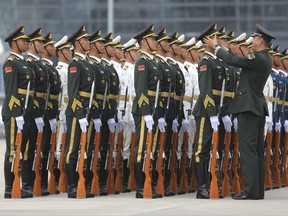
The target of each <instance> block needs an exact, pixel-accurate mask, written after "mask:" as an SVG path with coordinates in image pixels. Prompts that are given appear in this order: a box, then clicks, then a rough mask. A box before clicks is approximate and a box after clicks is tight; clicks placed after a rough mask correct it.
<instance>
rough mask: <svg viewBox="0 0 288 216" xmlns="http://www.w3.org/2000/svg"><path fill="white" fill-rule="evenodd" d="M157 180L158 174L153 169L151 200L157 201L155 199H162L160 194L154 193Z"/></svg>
mask: <svg viewBox="0 0 288 216" xmlns="http://www.w3.org/2000/svg"><path fill="white" fill-rule="evenodd" d="M157 179H158V172H157V171H156V170H155V169H153V170H152V198H153V199H157V198H162V197H163V196H162V195H161V194H158V193H157V192H156V186H157Z"/></svg>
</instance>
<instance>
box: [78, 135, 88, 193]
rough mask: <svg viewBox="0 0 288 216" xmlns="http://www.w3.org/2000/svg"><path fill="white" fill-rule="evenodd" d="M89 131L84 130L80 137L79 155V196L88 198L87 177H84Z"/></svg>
mask: <svg viewBox="0 0 288 216" xmlns="http://www.w3.org/2000/svg"><path fill="white" fill-rule="evenodd" d="M86 141H87V133H86V132H82V133H81V138H80V154H79V155H78V157H79V158H78V169H77V172H78V174H79V179H78V186H77V195H76V196H77V198H86V188H85V177H84V163H85V149H86Z"/></svg>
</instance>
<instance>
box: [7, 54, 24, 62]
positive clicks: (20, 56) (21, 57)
mask: <svg viewBox="0 0 288 216" xmlns="http://www.w3.org/2000/svg"><path fill="white" fill-rule="evenodd" d="M10 53H11V54H13V55H16V56H17V57H19V58H20V59H22V60H24V57H23V56H22V55H19V54H17V53H15V52H10Z"/></svg>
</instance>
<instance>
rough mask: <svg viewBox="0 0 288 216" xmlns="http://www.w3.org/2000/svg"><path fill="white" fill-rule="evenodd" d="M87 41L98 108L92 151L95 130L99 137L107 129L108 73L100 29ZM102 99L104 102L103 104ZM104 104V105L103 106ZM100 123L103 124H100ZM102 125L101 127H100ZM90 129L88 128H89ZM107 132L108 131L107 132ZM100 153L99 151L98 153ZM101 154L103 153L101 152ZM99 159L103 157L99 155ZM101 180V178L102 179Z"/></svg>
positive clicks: (104, 191) (92, 135)
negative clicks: (104, 63)
mask: <svg viewBox="0 0 288 216" xmlns="http://www.w3.org/2000/svg"><path fill="white" fill-rule="evenodd" d="M89 41H90V43H91V49H90V52H89V64H90V65H91V68H92V71H93V72H94V74H95V77H96V80H95V85H96V86H97V88H96V90H95V94H96V98H95V101H96V103H97V104H98V109H95V110H94V111H93V112H95V118H94V119H93V122H94V129H92V131H91V139H90V144H89V147H90V148H92V149H91V151H94V137H95V132H100V129H101V139H102V136H103V134H104V133H102V132H103V129H104V128H105V129H106V130H107V131H108V130H109V129H108V125H107V120H108V119H107V116H108V112H109V108H108V107H109V101H108V96H109V75H108V74H107V72H106V70H105V68H104V67H103V65H102V64H101V52H104V43H103V42H104V41H105V39H104V38H102V36H101V29H98V30H97V31H95V32H94V33H93V34H92V35H91V37H90V38H89ZM106 86H107V90H106V91H107V92H106V99H105V89H106ZM104 99H105V100H106V101H105V104H104ZM104 105H105V107H103V106H104ZM102 123H103V124H104V125H105V126H102ZM101 126H102V128H101ZM89 129H90V128H89ZM108 134H109V132H108ZM100 155H101V153H100ZM102 155H103V154H102ZM94 157H98V155H94ZM91 159H92V158H89V157H88V162H87V164H89V165H90V163H89V160H91ZM101 160H103V158H102V157H101ZM90 169H91V167H88V169H87V170H86V173H87V174H86V184H88V185H89V184H91V181H92V171H91V170H90ZM98 175H99V179H100V181H101V180H102V179H103V175H102V173H101V172H100V171H99V174H98ZM102 181H103V180H102ZM103 195H107V193H106V189H105V190H104V189H103V186H102V188H100V196H103Z"/></svg>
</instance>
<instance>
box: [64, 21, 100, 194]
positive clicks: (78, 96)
mask: <svg viewBox="0 0 288 216" xmlns="http://www.w3.org/2000/svg"><path fill="white" fill-rule="evenodd" d="M89 36H90V35H89V34H87V33H86V26H85V25H83V26H81V27H80V28H79V29H78V30H77V31H76V32H75V33H74V34H73V35H72V36H70V37H69V38H68V41H69V42H71V43H72V44H74V43H75V42H76V41H78V42H79V40H80V39H81V38H84V37H86V38H87V37H89ZM94 80H95V76H94V72H93V71H92V70H91V67H90V65H89V62H88V61H87V60H86V56H85V55H84V54H82V53H79V52H75V54H74V57H73V59H72V61H71V62H70V64H69V67H68V97H69V102H68V105H67V108H66V120H67V133H66V136H67V138H66V144H65V146H66V149H65V170H66V177H67V183H68V184H67V187H68V198H76V190H77V183H78V174H77V172H76V171H77V170H76V165H77V160H78V151H79V145H80V138H81V132H82V131H81V128H80V124H79V120H81V119H85V118H87V121H88V123H90V125H91V122H90V119H91V117H90V116H91V115H89V116H87V112H88V111H87V109H88V106H89V100H90V96H91V95H90V94H91V88H92V83H93V82H94ZM95 88H96V86H95ZM94 106H97V104H95V103H92V106H91V110H93V107H94ZM89 127H91V126H89ZM87 140H89V134H88V135H87ZM86 195H87V197H91V196H92V195H91V194H90V193H89V190H87V191H86Z"/></svg>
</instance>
